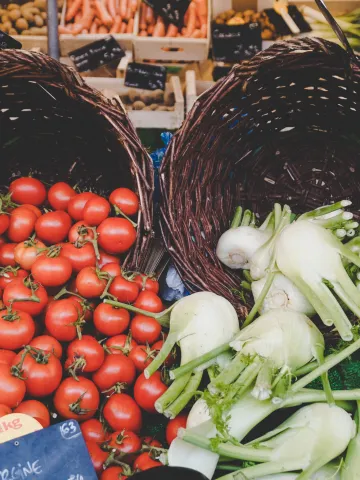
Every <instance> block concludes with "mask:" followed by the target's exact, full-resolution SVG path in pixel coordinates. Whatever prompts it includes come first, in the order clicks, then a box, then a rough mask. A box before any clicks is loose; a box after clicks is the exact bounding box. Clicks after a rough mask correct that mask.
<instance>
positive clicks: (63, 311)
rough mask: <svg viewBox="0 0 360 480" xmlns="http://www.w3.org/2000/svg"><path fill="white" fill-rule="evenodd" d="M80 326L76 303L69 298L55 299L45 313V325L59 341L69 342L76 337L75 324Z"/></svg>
mask: <svg viewBox="0 0 360 480" xmlns="http://www.w3.org/2000/svg"><path fill="white" fill-rule="evenodd" d="M77 325H78V326H79V327H80V326H81V321H80V316H79V311H78V307H77V305H76V304H75V303H74V302H73V301H72V300H70V299H67V298H66V299H64V300H55V301H54V302H52V304H51V305H50V307H49V309H48V311H47V312H46V315H45V326H46V328H47V330H48V332H49V333H50V335H52V336H53V337H55V338H56V339H57V340H59V341H60V342H71V341H72V340H74V338H75V337H76V333H77V332H76V326H77Z"/></svg>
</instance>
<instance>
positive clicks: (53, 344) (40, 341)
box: [29, 335, 62, 358]
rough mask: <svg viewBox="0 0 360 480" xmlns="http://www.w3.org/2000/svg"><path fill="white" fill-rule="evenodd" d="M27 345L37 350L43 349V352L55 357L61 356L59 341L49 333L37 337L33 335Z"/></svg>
mask: <svg viewBox="0 0 360 480" xmlns="http://www.w3.org/2000/svg"><path fill="white" fill-rule="evenodd" d="M29 345H30V346H31V347H34V348H37V349H39V350H44V352H47V353H52V354H53V355H55V357H57V358H61V357H62V346H61V343H60V342H58V341H57V340H56V338H54V337H51V336H50V335H40V336H39V337H35V338H33V339H32V340H31V342H30V343H29Z"/></svg>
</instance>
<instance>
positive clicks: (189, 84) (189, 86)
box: [185, 70, 215, 113]
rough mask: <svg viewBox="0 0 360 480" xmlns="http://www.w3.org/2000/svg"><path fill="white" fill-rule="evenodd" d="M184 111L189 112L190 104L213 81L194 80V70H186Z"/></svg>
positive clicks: (191, 104) (210, 85) (211, 84)
mask: <svg viewBox="0 0 360 480" xmlns="http://www.w3.org/2000/svg"><path fill="white" fill-rule="evenodd" d="M185 83H186V94H185V97H186V113H189V111H190V110H191V108H192V106H193V105H194V103H195V102H196V100H197V98H198V97H199V96H200V95H201V94H202V93H204V92H206V90H208V89H209V88H210V87H212V86H213V85H214V83H215V82H212V81H210V80H208V81H205V80H196V74H195V71H194V70H188V71H187V72H186V78H185Z"/></svg>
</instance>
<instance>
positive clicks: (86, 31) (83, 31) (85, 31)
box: [81, 28, 89, 34]
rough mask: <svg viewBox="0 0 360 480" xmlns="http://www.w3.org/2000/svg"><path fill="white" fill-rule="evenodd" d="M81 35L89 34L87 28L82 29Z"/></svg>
mask: <svg viewBox="0 0 360 480" xmlns="http://www.w3.org/2000/svg"><path fill="white" fill-rule="evenodd" d="M81 33H84V34H87V33H89V30H88V29H87V28H83V29H82V30H81Z"/></svg>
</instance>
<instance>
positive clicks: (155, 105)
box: [150, 103, 159, 110]
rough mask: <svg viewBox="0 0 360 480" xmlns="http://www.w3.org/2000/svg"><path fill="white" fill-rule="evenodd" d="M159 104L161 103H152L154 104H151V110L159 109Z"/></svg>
mask: <svg viewBox="0 0 360 480" xmlns="http://www.w3.org/2000/svg"><path fill="white" fill-rule="evenodd" d="M158 106H159V105H158V104H157V103H152V104H151V105H150V110H157V108H158Z"/></svg>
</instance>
